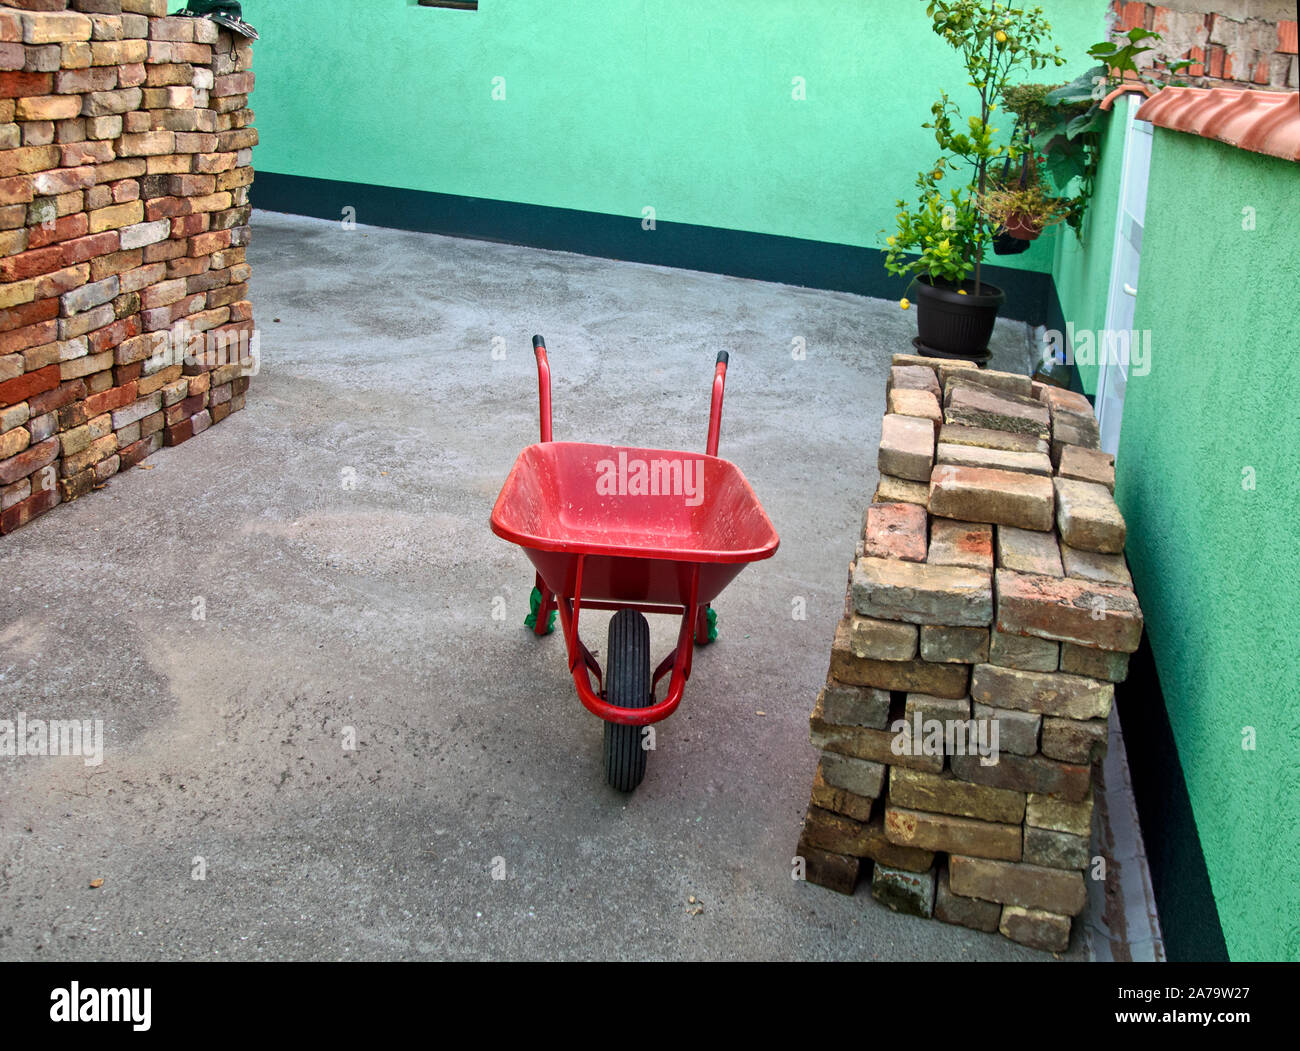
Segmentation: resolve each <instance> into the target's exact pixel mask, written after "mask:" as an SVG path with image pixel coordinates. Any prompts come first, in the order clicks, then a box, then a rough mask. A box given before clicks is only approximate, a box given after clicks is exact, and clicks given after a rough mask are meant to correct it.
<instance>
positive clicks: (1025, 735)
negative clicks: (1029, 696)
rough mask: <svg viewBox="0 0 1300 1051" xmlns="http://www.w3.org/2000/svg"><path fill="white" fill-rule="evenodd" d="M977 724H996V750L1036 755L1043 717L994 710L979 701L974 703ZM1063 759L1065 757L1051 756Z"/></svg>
mask: <svg viewBox="0 0 1300 1051" xmlns="http://www.w3.org/2000/svg"><path fill="white" fill-rule="evenodd" d="M974 710H975V719H976V721H977V722H980V721H987V722H991V723H996V724H997V727H998V748H999V750H1001V751H1003V752H1009V753H1011V754H1012V755H1036V754H1037V753H1038V735H1039V731H1040V730H1041V729H1042V723H1043V717H1042V716H1041V715H1038V714H1037V713H1035V712H1024V711H1017V710H1015V709H1011V708H994V707H992V706H990V705H987V704H984V703H983V702H981V701H976V702H975V703H974ZM1053 758H1054V759H1065V758H1067V757H1066V756H1060V755H1058V756H1053Z"/></svg>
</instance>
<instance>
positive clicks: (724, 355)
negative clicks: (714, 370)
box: [718, 350, 729, 365]
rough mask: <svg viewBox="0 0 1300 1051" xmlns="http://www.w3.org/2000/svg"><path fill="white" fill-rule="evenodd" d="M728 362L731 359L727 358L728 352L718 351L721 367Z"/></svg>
mask: <svg viewBox="0 0 1300 1051" xmlns="http://www.w3.org/2000/svg"><path fill="white" fill-rule="evenodd" d="M728 360H729V359H728V357H727V352H726V351H725V350H720V351H718V364H719V365H725V364H726V363H727V361H728Z"/></svg>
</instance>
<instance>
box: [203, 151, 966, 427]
mask: <svg viewBox="0 0 1300 1051" xmlns="http://www.w3.org/2000/svg"><path fill="white" fill-rule="evenodd" d="M244 181H247V182H252V170H251V169H248V168H237V169H235V170H234V171H231V172H227V173H224V174H222V175H221V176H219V177H218V179H217V186H218V188H220V189H230V188H231V187H232V186H239V185H243V182H244ZM885 401H886V412H888V413H890V414H891V415H897V416H913V417H916V418H918V419H923V420H927V421H929V423H930V425H931V427H932V428H933V429H934V432H935V433H936V434H937V433H938V431H939V427H940V425H941V424H942V423H943V410H942V409H941V408H940V407H939V399H938V398H936V397H935V396H934V395H933V394H931V393H930V392H929V391H924V390H909V389H907V388H905V387H896V388H894V389H893V390H891V391H890V392H889V393H888V394H887V395H886V398H885Z"/></svg>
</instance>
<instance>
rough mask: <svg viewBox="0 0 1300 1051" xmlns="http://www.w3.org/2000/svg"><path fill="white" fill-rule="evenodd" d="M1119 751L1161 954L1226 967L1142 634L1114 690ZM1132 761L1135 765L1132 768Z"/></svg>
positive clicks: (1171, 735) (1206, 875)
mask: <svg viewBox="0 0 1300 1051" xmlns="http://www.w3.org/2000/svg"><path fill="white" fill-rule="evenodd" d="M1115 706H1116V708H1117V709H1118V710H1119V722H1120V729H1121V730H1122V731H1123V733H1124V750H1125V751H1126V752H1127V753H1128V756H1129V763H1128V766H1129V775H1130V777H1131V778H1132V781H1133V797H1134V800H1135V801H1136V803H1137V810H1138V819H1139V821H1140V822H1141V824H1142V839H1143V842H1144V844H1145V846H1146V854H1147V863H1148V865H1150V867H1151V884H1152V888H1153V889H1154V891H1155V896H1156V908H1157V910H1158V911H1159V914H1160V930H1161V933H1162V934H1163V936H1164V942H1165V952H1166V954H1167V956H1168V958H1169V959H1170V960H1173V961H1176V962H1177V961H1194V962H1202V961H1226V960H1227V959H1228V946H1227V943H1226V942H1225V941H1224V938H1223V926H1222V924H1221V923H1220V921H1219V910H1218V908H1217V907H1216V905H1215V903H1214V890H1213V888H1212V887H1211V885H1210V873H1209V869H1208V868H1207V867H1206V864H1205V855H1204V854H1203V853H1202V851H1201V838H1200V835H1199V834H1198V833H1197V831H1196V818H1195V816H1194V815H1193V813H1192V801H1191V798H1190V797H1189V796H1188V794H1187V782H1186V781H1185V780H1184V778H1183V766H1182V763H1181V762H1179V759H1178V748H1177V746H1176V745H1175V743H1174V731H1173V727H1172V726H1170V725H1169V713H1168V711H1167V710H1166V708H1165V698H1164V694H1163V692H1162V691H1161V689H1160V675H1159V673H1158V672H1157V670H1156V666H1155V658H1154V657H1153V656H1152V653H1151V647H1150V645H1149V643H1148V641H1147V638H1146V636H1145V635H1143V636H1142V645H1141V647H1140V648H1139V649H1138V651H1137V652H1136V653H1135V654H1133V656H1132V658H1131V659H1130V660H1129V673H1128V678H1127V679H1126V680H1125V681H1124V682H1122V683H1120V684H1119V685H1117V686H1116V687H1115ZM1135 760H1136V761H1135Z"/></svg>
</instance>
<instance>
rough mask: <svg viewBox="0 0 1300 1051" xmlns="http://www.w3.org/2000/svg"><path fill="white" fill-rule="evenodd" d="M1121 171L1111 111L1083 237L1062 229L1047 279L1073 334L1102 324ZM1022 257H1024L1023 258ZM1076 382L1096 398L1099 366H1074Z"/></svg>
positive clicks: (1118, 115)
mask: <svg viewBox="0 0 1300 1051" xmlns="http://www.w3.org/2000/svg"><path fill="white" fill-rule="evenodd" d="M1123 167H1124V115H1123V113H1122V112H1116V111H1115V110H1112V111H1111V113H1110V116H1109V117H1108V118H1107V125H1106V128H1105V130H1104V131H1103V133H1102V143H1101V160H1100V161H1099V163H1098V165H1097V175H1096V177H1095V178H1094V179H1093V192H1092V197H1091V198H1090V200H1089V202H1088V211H1087V214H1086V215H1085V216H1084V221H1083V229H1082V230H1081V231H1080V233H1081V235H1082V238H1077V237H1075V236H1074V234H1073V232H1071V231H1069V230H1065V231H1063V232H1062V236H1059V237H1058V238H1057V239H1056V243H1055V248H1056V254H1055V258H1054V259H1053V261H1052V280H1053V282H1054V283H1055V285H1056V296H1057V298H1058V299H1059V300H1060V303H1061V312H1062V313H1063V314H1064V315H1065V318H1066V320H1068V321H1073V322H1074V325H1075V327H1076V329H1090V330H1092V331H1098V330H1100V329H1101V328H1102V327H1103V326H1104V325H1105V324H1106V296H1107V294H1108V293H1109V291H1110V263H1111V253H1112V251H1113V250H1114V247H1115V216H1116V213H1117V211H1118V210H1119V184H1120V177H1121V175H1122V174H1123ZM1026 254H1027V253H1026ZM1076 367H1077V368H1078V370H1079V379H1080V381H1081V382H1082V384H1083V389H1084V391H1085V392H1087V393H1088V394H1096V393H1097V372H1098V367H1097V365H1096V364H1095V363H1093V362H1088V363H1085V362H1078V363H1077V365H1076Z"/></svg>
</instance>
